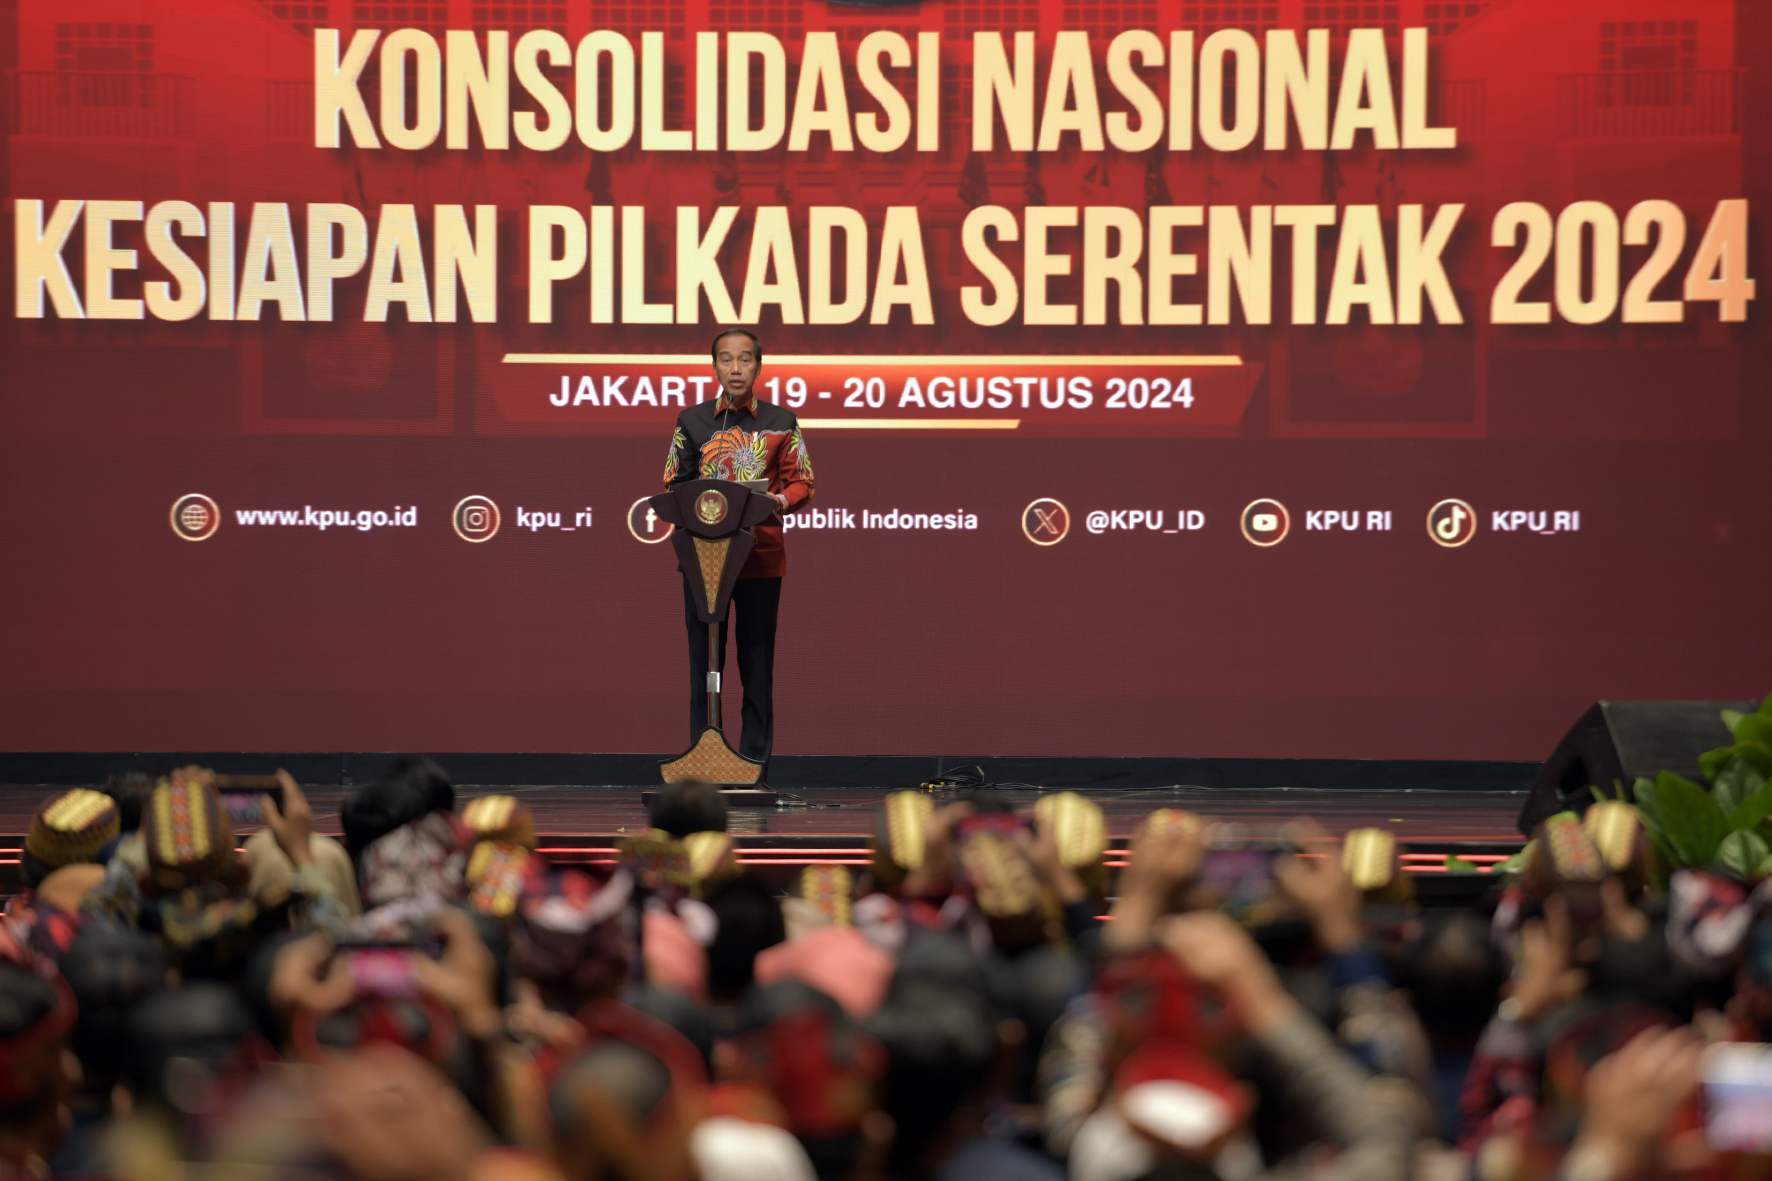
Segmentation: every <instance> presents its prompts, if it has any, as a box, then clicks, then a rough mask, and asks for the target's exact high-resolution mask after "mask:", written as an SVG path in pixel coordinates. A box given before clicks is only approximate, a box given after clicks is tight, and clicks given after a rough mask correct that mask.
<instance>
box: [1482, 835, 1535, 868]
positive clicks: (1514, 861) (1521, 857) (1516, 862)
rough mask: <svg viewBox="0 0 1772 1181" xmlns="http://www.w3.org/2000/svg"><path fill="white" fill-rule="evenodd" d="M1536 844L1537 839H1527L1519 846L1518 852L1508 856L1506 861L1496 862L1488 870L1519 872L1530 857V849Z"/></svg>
mask: <svg viewBox="0 0 1772 1181" xmlns="http://www.w3.org/2000/svg"><path fill="white" fill-rule="evenodd" d="M1537 844H1538V842H1537V841H1527V842H1526V843H1525V845H1523V846H1522V847H1521V848H1520V850H1519V852H1517V853H1515V854H1514V855H1513V856H1512V857H1509V858H1508V859H1507V860H1506V861H1498V862H1496V863H1495V867H1494V868H1493V869H1491V870H1490V871H1489V872H1491V873H1519V872H1520V871H1521V870H1522V869H1525V868H1526V862H1528V861H1530V860H1531V859H1532V849H1533V847H1534V846H1535V845H1537Z"/></svg>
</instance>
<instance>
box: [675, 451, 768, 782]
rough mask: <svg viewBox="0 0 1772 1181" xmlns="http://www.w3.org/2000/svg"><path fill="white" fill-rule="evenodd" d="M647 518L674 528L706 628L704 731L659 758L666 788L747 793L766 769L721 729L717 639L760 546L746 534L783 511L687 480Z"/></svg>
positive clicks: (739, 490) (764, 500)
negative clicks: (696, 786)
mask: <svg viewBox="0 0 1772 1181" xmlns="http://www.w3.org/2000/svg"><path fill="white" fill-rule="evenodd" d="M650 503H651V505H652V511H653V512H655V513H657V514H658V515H659V518H660V519H661V520H664V521H666V522H668V523H669V524H671V525H673V526H675V528H674V529H673V530H672V531H671V547H672V548H673V549H675V550H676V551H677V568H678V569H679V570H681V571H682V572H683V574H684V576H685V577H686V578H688V579H689V586H690V591H691V597H692V598H693V599H694V601H695V613H696V617H697V618H699V619H700V620H701V621H702V622H703V623H705V624H708V625H709V626H708V676H707V695H708V724H707V728H706V729H705V730H703V731H702V732H701V736H700V737H699V738H697V739H696V740H695V744H694V745H693V746H691V747H690V748H689V749H688V750H686V751H684V752H683V753H682V754H680V755H677V756H675V757H673V758H668V759H660V760H659V771H660V773H661V774H662V775H663V776H664V781H665V782H666V783H681V782H683V781H685V780H692V779H693V780H700V781H702V782H704V783H714V784H722V785H727V784H730V785H734V786H739V787H742V786H746V785H752V784H755V783H756V782H757V781H758V780H759V779H761V778H762V777H763V764H761V763H758V762H754V761H752V760H750V759H747V758H745V757H744V756H743V755H741V754H739V753H738V752H737V751H735V750H733V749H732V746H731V745H730V744H729V743H728V742H727V741H726V734H725V731H723V730H722V729H721V727H720V656H721V652H720V632H719V624H720V621H721V620H722V619H724V618H725V617H726V608H727V607H728V606H729V605H730V604H731V602H732V587H733V584H734V583H736V582H737V581H738V572H739V571H740V570H742V569H744V564H745V559H746V558H749V557H750V556H751V548H752V547H753V546H755V545H756V544H757V538H756V535H755V534H753V533H752V532H751V529H752V528H753V527H754V526H756V525H760V524H762V523H763V522H764V521H766V520H768V519H769V517H770V515H771V514H773V513H774V512H775V511H776V510H777V509H778V508H779V507H780V506H779V505H778V504H777V503H776V501H775V498H774V497H773V496H770V495H768V494H767V493H764V492H753V491H751V490H750V489H749V488H746V487H745V486H744V485H743V484H739V483H735V482H733V481H731V480H687V481H685V482H683V483H681V484H678V485H677V486H676V487H674V488H672V489H671V490H670V491H668V492H665V493H663V494H662V495H659V496H654V497H653V498H652V499H651V501H650Z"/></svg>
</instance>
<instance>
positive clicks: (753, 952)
mask: <svg viewBox="0 0 1772 1181" xmlns="http://www.w3.org/2000/svg"><path fill="white" fill-rule="evenodd" d="M707 904H708V906H709V908H710V909H712V910H713V912H714V917H715V918H717V919H719V920H720V925H719V927H718V929H717V930H718V933H717V934H715V936H714V941H713V942H712V943H710V944H709V945H708V991H710V992H711V993H713V994H714V996H715V997H716V998H718V999H721V1000H737V999H738V998H739V996H740V995H742V994H743V992H744V990H745V989H746V988H748V987H750V984H751V981H752V979H753V978H754V977H753V972H754V970H755V962H756V959H757V953H758V952H760V951H763V950H765V949H767V948H771V947H774V946H775V945H776V944H777V943H785V942H786V941H787V937H788V935H787V924H786V922H785V921H784V920H783V919H782V915H781V903H780V902H779V901H777V900H776V897H775V891H774V890H772V889H770V887H769V884H768V883H767V882H765V881H764V880H763V879H762V878H759V877H757V876H756V875H754V874H749V873H746V874H742V875H740V876H738V877H735V878H733V879H732V880H730V881H728V882H725V883H724V884H722V885H721V886H720V888H719V889H718V890H717V891H715V892H713V893H711V894H709V895H708V897H707Z"/></svg>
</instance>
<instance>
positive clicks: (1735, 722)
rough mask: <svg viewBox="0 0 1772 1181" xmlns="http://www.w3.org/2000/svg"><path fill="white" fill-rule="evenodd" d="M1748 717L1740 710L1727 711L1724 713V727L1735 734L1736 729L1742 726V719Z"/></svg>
mask: <svg viewBox="0 0 1772 1181" xmlns="http://www.w3.org/2000/svg"><path fill="white" fill-rule="evenodd" d="M1746 716H1747V715H1746V714H1744V713H1742V712H1741V711H1740V710H1738V709H1726V710H1724V711H1723V725H1725V726H1727V727H1729V733H1731V734H1733V733H1735V727H1737V726H1739V725H1741V719H1742V718H1745V717H1746Z"/></svg>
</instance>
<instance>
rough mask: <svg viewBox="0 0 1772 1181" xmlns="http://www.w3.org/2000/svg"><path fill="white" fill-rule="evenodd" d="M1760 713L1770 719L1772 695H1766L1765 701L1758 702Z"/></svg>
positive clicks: (1771, 715) (1771, 714)
mask: <svg viewBox="0 0 1772 1181" xmlns="http://www.w3.org/2000/svg"><path fill="white" fill-rule="evenodd" d="M1760 712H1761V713H1763V714H1765V715H1766V716H1767V717H1769V718H1772V693H1768V694H1766V700H1764V701H1762V702H1760Z"/></svg>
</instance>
